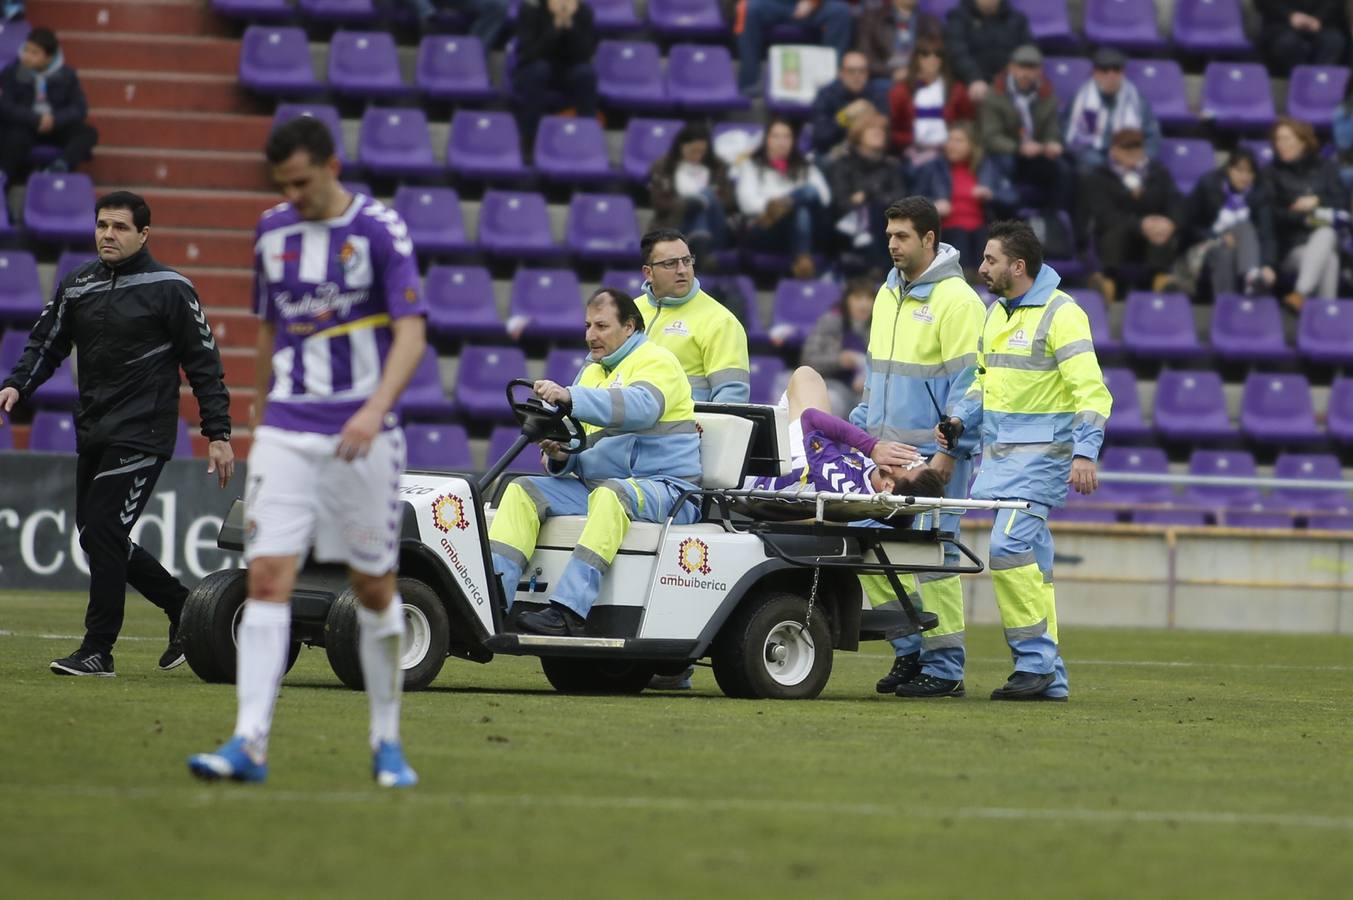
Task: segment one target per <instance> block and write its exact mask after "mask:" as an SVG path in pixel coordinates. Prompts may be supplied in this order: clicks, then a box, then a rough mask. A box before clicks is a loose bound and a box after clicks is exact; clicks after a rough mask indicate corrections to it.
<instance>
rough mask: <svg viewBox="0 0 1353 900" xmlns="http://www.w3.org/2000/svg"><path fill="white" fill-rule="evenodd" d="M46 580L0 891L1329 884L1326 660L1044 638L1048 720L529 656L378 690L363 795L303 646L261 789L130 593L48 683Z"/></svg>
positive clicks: (1333, 710) (975, 893)
mask: <svg viewBox="0 0 1353 900" xmlns="http://www.w3.org/2000/svg"><path fill="white" fill-rule="evenodd" d="M83 607H84V599H83V597H81V596H79V595H74V594H64V593H63V594H56V593H53V594H20V593H17V592H0V747H3V749H4V754H3V759H4V766H3V769H0V895H2V896H4V897H6V898H13V900H27V898H46V897H67V896H90V897H100V898H123V897H126V898H141V897H146V898H151V897H188V898H214V897H223V898H260V897H269V898H271V897H279V898H294V897H324V898H330V897H361V898H373V900H377V898H382V900H383V898H386V897H424V896H426V897H433V896H436V897H456V898H486V897H524V898H552V897H587V898H594V897H625V898H647V897H683V898H686V897H689V898H707V897H718V898H722V897H729V898H754V897H832V898H835V897H867V898H871V900H872V898H889V900H891V898H908V897H910V898H918V900H919V898H926V900H934V898H950V897H952V898H959V897H964V898H986V897H1000V898H1002V900H1009V898H1021V897H1030V898H1039V900H1060V898H1099V897H1104V898H1119V897H1144V898H1166V897H1178V898H1188V900H1203V898H1227V900H1232V898H1250V897H1273V898H1293V900H1313V898H1324V897H1330V898H1334V897H1338V898H1348V897H1350V896H1353V640H1350V639H1349V638H1348V637H1342V638H1339V637H1325V636H1319V637H1296V636H1278V637H1266V636H1262V635H1238V634H1202V633H1188V632H1162V631H1129V630H1109V629H1078V628H1067V629H1065V631H1064V634H1063V636H1062V638H1063V648H1064V652H1065V654H1066V657H1067V660H1068V665H1069V668H1070V673H1071V681H1072V691H1073V696H1072V700H1071V702H1070V703H1069V704H1065V705H1061V704H1056V705H1054V704H1034V705H1022V704H996V703H991V702H989V701H988V700H987V699H986V695H987V693H988V692H989V691H990V690H991V689H992V688H994V687H996V686H998V685H999V684H1000V683H1001V682H1002V681H1003V680H1004V677H1005V675H1006V674H1007V665H1008V662H1007V660H1006V658H1005V657H1004V654H1003V645H1002V644H1001V642H1000V633H999V631H998V630H997V629H994V628H975V629H972V630H971V631H970V632H969V636H968V645H969V652H970V653H971V654H972V658H971V659H970V662H969V678H968V689H969V696H968V698H967V699H966V700H946V701H940V702H932V703H929V704H908V703H904V702H903V701H900V700H897V699H895V698H892V697H878V696H876V695H875V694H874V692H873V683H874V680H875V679H876V678H877V677H878V676H879V675H881V674H882V672H883V671H884V670H886V668H887V665H888V659H887V657H885V656H884V653H883V651H884V649H885V647H884V646H883V645H877V644H873V645H866V650H865V651H864V652H862V653H858V654H856V653H841V654H837V656H836V667H835V671H834V674H833V675H832V679H831V683H830V684H829V685H828V689H827V692H826V694H824V696H823V697H822V698H820V699H819V700H816V701H811V702H801V703H769V702H750V701H734V700H728V699H725V698H724V697H723V696H722V695H720V694H719V693H718V691H717V688H716V687H715V685H714V680H713V677H712V676H711V674H710V672H709V671H708V670H707V669H701V670H697V673H696V689H695V690H694V691H693V692H691V693H687V694H679V695H674V694H656V693H646V694H644V695H643V696H640V697H632V698H631V697H627V698H594V697H564V696H559V695H557V694H555V693H553V692H552V691H551V690H550V689H549V687H548V685H547V684H546V682H545V680H544V678H543V676H541V674H540V671H539V668H538V664H537V663H536V661H535V660H532V659H513V658H500V659H498V660H495V661H494V662H493V663H491V664H489V665H487V666H480V665H475V664H472V663H465V662H461V661H457V660H449V661H448V663H447V666H446V668H445V669H444V670H443V672H442V675H441V676H440V677H439V679H438V680H437V682H436V683H435V684H434V685H433V687H432V689H430V690H428V691H425V692H423V693H419V694H412V695H408V696H407V697H406V698H405V702H404V720H403V722H404V737H405V745H406V748H407V750H408V755H409V758H410V761H411V762H412V763H413V764H414V766H415V768H417V769H418V771H419V773H420V774H421V776H422V779H423V781H422V784H421V785H420V786H419V787H418V788H416V789H415V790H413V791H411V792H407V793H403V794H399V795H391V794H388V793H382V792H380V791H378V790H377V789H376V788H375V787H374V786H373V784H372V782H371V781H370V774H369V759H368V753H367V749H366V733H365V732H366V704H365V699H364V698H363V696H362V695H360V694H355V693H352V692H350V691H347V690H345V689H342V688H341V687H340V686H339V685H338V682H337V679H336V678H335V677H334V676H333V674H332V673H331V672H330V671H329V668H328V664H327V661H326V660H325V657H324V652H323V651H322V650H314V649H307V650H305V651H304V652H303V653H302V654H301V659H300V661H299V662H298V664H297V666H296V668H295V669H294V670H293V671H292V672H291V674H290V675H289V676H288V677H287V679H286V681H285V683H284V687H283V690H282V696H281V699H280V702H279V704H278V709H277V715H276V719H275V722H274V737H273V742H272V752H271V759H270V763H271V769H272V771H271V776H270V780H269V783H268V784H267V785H265V786H240V785H204V784H201V783H198V782H196V781H193V780H192V779H191V778H189V776H188V774H187V771H186V769H185V766H184V760H185V758H186V757H187V756H188V755H189V754H190V753H192V752H195V751H200V750H206V749H211V748H213V747H215V746H216V745H217V744H218V743H219V742H220V741H221V740H223V739H225V738H226V737H228V736H229V732H230V729H231V726H232V724H233V721H234V719H233V717H234V707H235V696H234V689H233V688H232V687H230V686H217V685H206V684H202V683H201V682H199V681H198V680H197V679H196V678H195V677H194V676H193V674H192V672H191V671H190V670H189V669H188V668H187V667H186V666H184V667H182V668H180V669H178V670H176V671H173V672H168V673H165V672H159V671H157V670H156V669H155V660H156V657H157V656H158V655H159V653H160V651H161V650H162V649H163V640H164V632H163V618H162V617H160V614H159V613H158V611H156V610H154V609H153V608H151V607H150V606H149V605H148V604H146V603H145V602H143V601H141V600H140V599H139V598H133V599H131V600H129V603H128V616H127V624H126V627H125V629H124V632H123V634H124V638H125V639H124V640H123V641H122V642H121V643H119V645H118V648H117V650H116V659H117V671H118V677H117V678H116V679H74V678H57V677H54V676H52V675H51V674H49V673H48V671H47V663H48V661H49V660H51V659H52V658H54V657H57V656H61V655H64V654H66V653H67V652H69V651H70V650H72V649H74V647H75V642H74V641H73V640H70V639H64V638H61V637H59V636H62V635H72V634H76V633H78V632H79V631H80V629H81V622H82V616H83Z"/></svg>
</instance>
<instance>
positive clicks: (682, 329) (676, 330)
mask: <svg viewBox="0 0 1353 900" xmlns="http://www.w3.org/2000/svg"><path fill="white" fill-rule="evenodd" d="M662 333H663V334H679V335H681V336H682V337H690V336H691V330H690V329H689V328H687V327H686V323H685V322H684V321H682V320H681V319H677V320H676V321H675V322H671V323H669V324H668V325H667V326H666V327H665V328H663V330H662Z"/></svg>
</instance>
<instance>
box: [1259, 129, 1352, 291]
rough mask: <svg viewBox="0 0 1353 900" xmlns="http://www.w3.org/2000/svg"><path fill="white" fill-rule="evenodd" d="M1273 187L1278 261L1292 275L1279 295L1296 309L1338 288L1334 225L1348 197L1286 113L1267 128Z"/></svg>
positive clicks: (1309, 135)
mask: <svg viewBox="0 0 1353 900" xmlns="http://www.w3.org/2000/svg"><path fill="white" fill-rule="evenodd" d="M1264 174H1265V176H1266V177H1267V179H1268V183H1269V186H1270V188H1271V189H1272V191H1273V221H1274V227H1275V229H1276V231H1277V236H1278V260H1279V261H1280V262H1281V263H1282V267H1283V270H1284V271H1286V272H1288V273H1295V274H1296V279H1297V280H1296V284H1295V285H1293V287H1292V290H1291V291H1290V292H1288V294H1287V295H1286V296H1285V297H1284V298H1283V303H1285V304H1286V305H1287V306H1288V308H1290V309H1293V310H1300V309H1301V307H1302V304H1304V303H1305V302H1306V298H1307V297H1333V296H1335V295H1336V293H1337V291H1338V287H1339V242H1338V238H1337V236H1336V234H1335V230H1334V227H1335V225H1336V224H1339V223H1340V222H1341V221H1342V222H1345V223H1346V222H1347V220H1348V214H1347V208H1348V199H1347V197H1346V196H1345V191H1344V186H1343V182H1342V181H1340V179H1339V169H1338V167H1337V166H1336V164H1335V163H1334V161H1333V160H1328V159H1322V158H1321V156H1320V140H1319V139H1318V138H1317V137H1316V136H1315V129H1314V128H1312V127H1311V126H1310V124H1309V123H1307V122H1299V121H1297V120H1296V119H1290V118H1288V117H1286V116H1283V117H1282V118H1280V119H1278V123H1277V124H1276V125H1274V126H1273V163H1272V165H1270V166H1269V167H1268V169H1267V170H1266V171H1265V173H1264Z"/></svg>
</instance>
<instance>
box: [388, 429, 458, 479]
mask: <svg viewBox="0 0 1353 900" xmlns="http://www.w3.org/2000/svg"><path fill="white" fill-rule="evenodd" d="M404 443H405V444H407V445H408V448H409V450H408V465H409V468H410V469H437V470H440V471H445V472H470V471H473V470H474V459H473V458H472V457H471V455H470V436H469V435H468V434H466V433H465V426H464V425H405V426H404Z"/></svg>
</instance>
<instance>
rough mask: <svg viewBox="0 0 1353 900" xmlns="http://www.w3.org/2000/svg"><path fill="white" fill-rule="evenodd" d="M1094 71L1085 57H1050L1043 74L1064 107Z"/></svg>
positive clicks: (1046, 59)
mask: <svg viewBox="0 0 1353 900" xmlns="http://www.w3.org/2000/svg"><path fill="white" fill-rule="evenodd" d="M1093 71H1094V66H1092V65H1091V64H1090V60H1088V59H1086V58H1085V57H1084V56H1049V57H1046V58H1045V59H1044V60H1043V74H1044V75H1046V76H1047V79H1048V83H1050V84H1051V85H1052V92H1053V93H1054V94H1056V95H1057V99H1058V101H1059V102H1060V103H1061V104H1062V106H1066V105H1067V104H1068V103H1070V102H1071V100H1072V98H1073V97H1075V96H1076V92H1077V91H1079V90H1080V89H1081V85H1083V84H1085V82H1087V81H1089V80H1090V74H1091V73H1092V72H1093Z"/></svg>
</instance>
